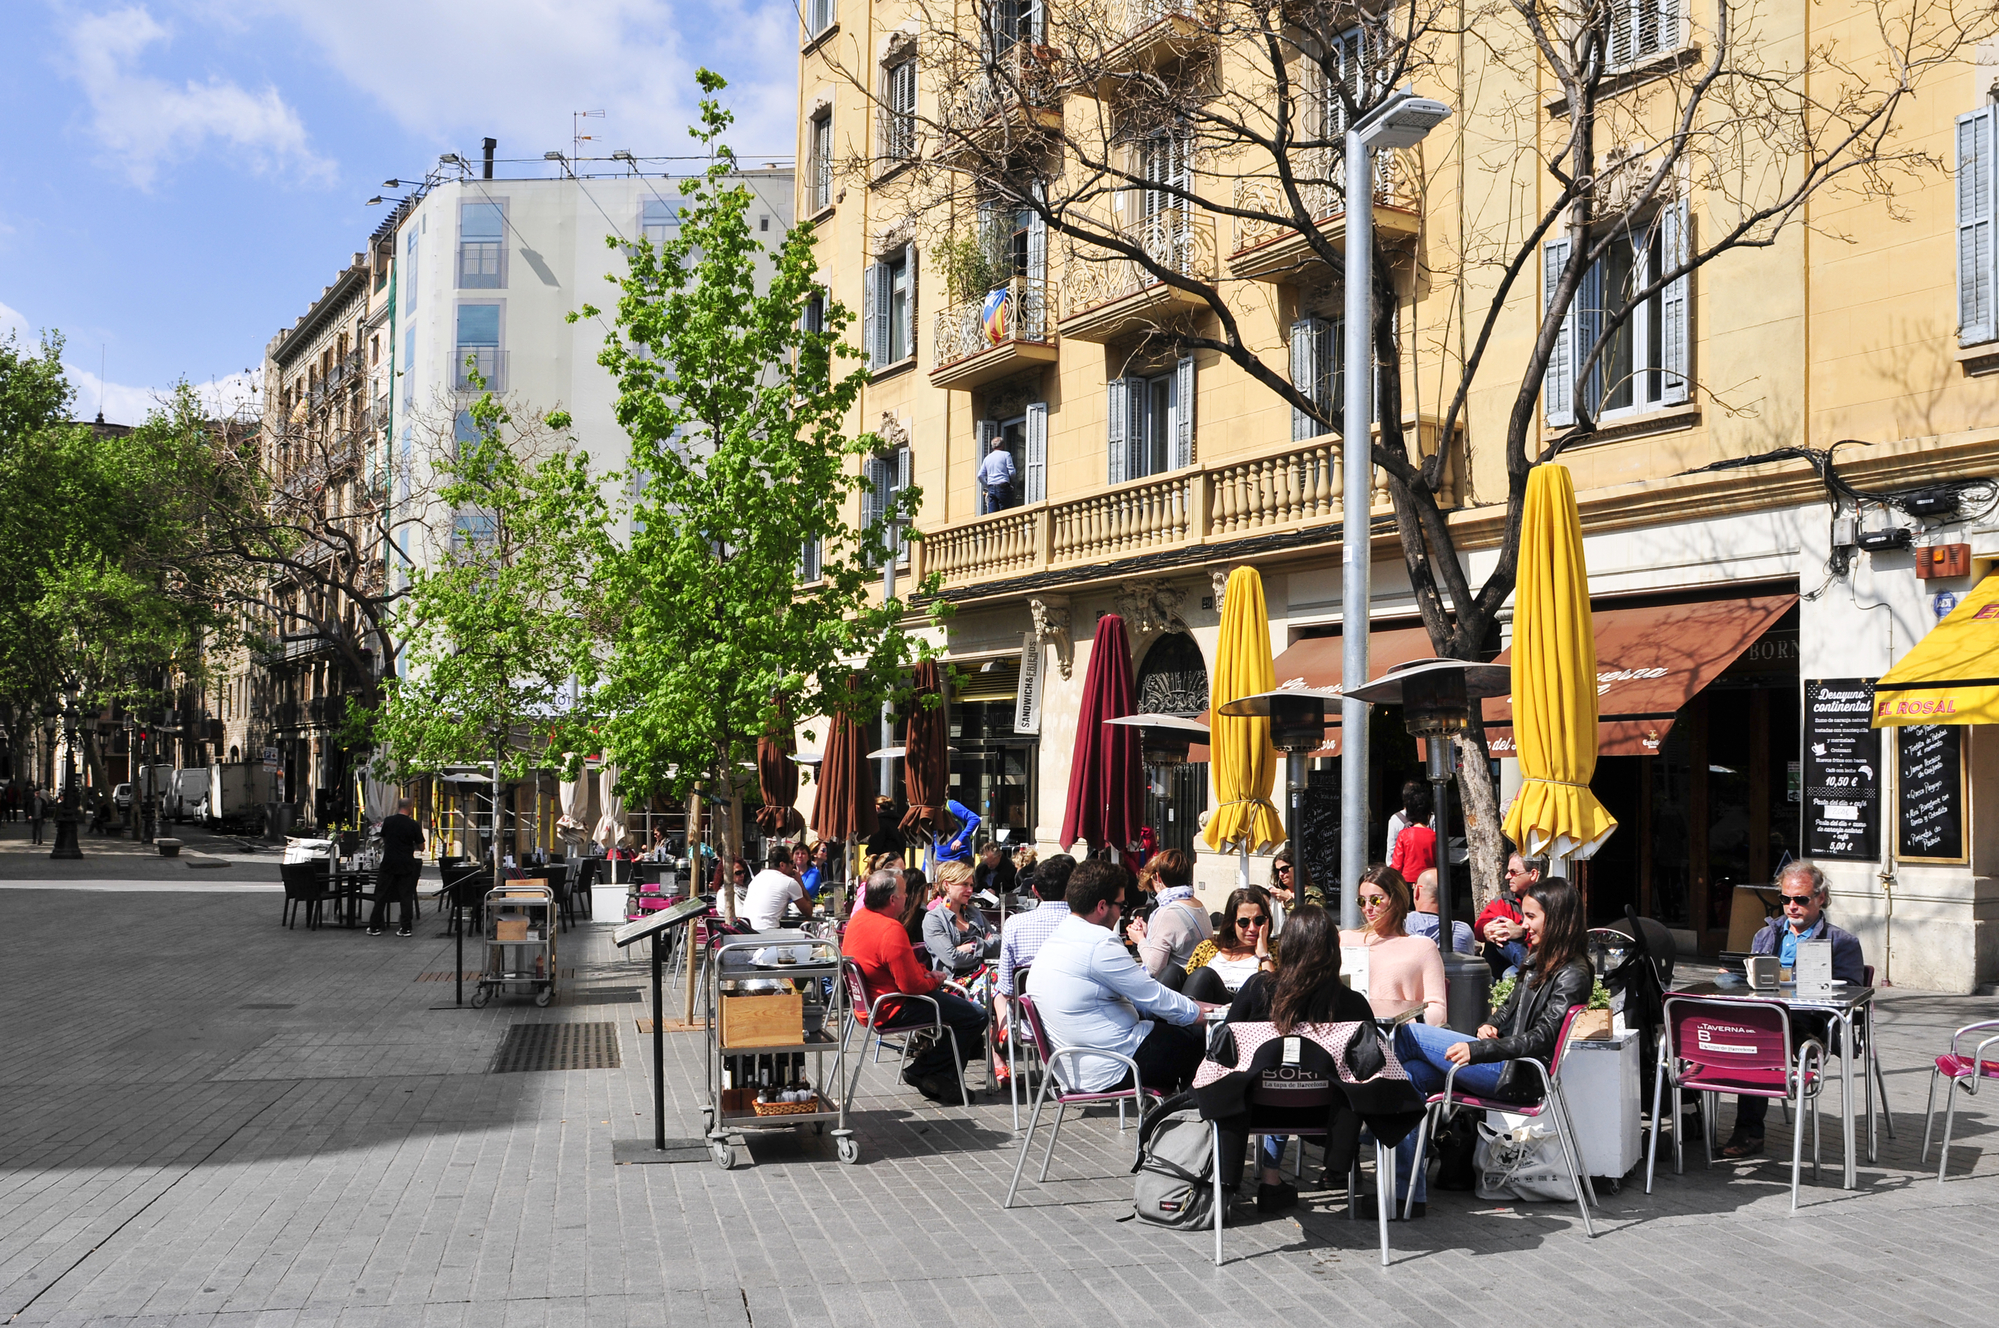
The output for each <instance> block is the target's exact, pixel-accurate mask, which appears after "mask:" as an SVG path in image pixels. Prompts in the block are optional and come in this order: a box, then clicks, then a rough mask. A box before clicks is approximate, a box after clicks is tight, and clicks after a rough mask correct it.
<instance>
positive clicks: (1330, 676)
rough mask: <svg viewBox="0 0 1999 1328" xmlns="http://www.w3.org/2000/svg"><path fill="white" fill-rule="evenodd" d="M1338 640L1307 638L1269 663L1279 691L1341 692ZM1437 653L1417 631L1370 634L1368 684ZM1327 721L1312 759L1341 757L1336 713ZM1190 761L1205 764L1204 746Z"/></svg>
mask: <svg viewBox="0 0 1999 1328" xmlns="http://www.w3.org/2000/svg"><path fill="white" fill-rule="evenodd" d="M1340 649H1341V644H1340V638H1339V637H1338V636H1308V637H1306V638H1305V639H1304V640H1302V641H1296V642H1293V643H1292V645H1291V647H1290V648H1289V649H1287V650H1286V651H1285V652H1284V653H1283V654H1281V655H1279V656H1278V657H1277V658H1276V659H1274V660H1272V661H1271V670H1272V672H1273V674H1274V676H1275V677H1276V679H1277V685H1278V686H1279V687H1330V688H1332V689H1333V690H1334V691H1338V690H1340V681H1341V668H1340ZM1436 653H1437V651H1436V648H1435V647H1434V646H1432V645H1431V644H1430V634H1429V633H1428V632H1426V631H1424V630H1423V629H1422V628H1420V627H1398V628H1394V629H1392V630H1390V631H1386V632H1372V633H1370V634H1369V635H1368V639H1367V671H1368V681H1369V682H1372V681H1374V680H1375V679H1376V678H1379V677H1381V676H1383V675H1384V674H1386V673H1387V672H1388V671H1389V670H1390V669H1392V668H1394V667H1395V666H1396V665H1397V664H1407V663H1408V662H1409V661H1410V660H1412V659H1429V658H1431V657H1432V656H1434V655H1435V654H1436ZM1329 718H1330V719H1331V720H1332V727H1331V728H1329V729H1328V730H1327V731H1326V745H1325V746H1324V747H1321V748H1319V749H1318V750H1317V751H1315V752H1313V753H1312V755H1314V756H1338V755H1339V754H1340V738H1339V729H1340V722H1339V711H1338V709H1337V708H1335V709H1334V710H1332V712H1331V714H1330V716H1329ZM1201 722H1202V723H1204V724H1205V723H1207V722H1208V714H1207V712H1206V711H1205V710H1204V711H1202V712H1201ZM1187 759H1188V760H1189V761H1205V760H1207V759H1208V749H1207V747H1206V746H1205V745H1201V746H1195V747H1192V748H1190V749H1189V750H1188V752H1187Z"/></svg>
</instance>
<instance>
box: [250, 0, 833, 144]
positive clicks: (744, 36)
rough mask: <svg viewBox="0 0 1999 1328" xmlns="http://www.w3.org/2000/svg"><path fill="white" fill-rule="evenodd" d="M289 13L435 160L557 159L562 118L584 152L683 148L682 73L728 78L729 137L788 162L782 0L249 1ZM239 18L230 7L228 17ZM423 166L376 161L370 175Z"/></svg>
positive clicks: (792, 80) (786, 2)
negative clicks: (483, 141) (471, 7)
mask: <svg viewBox="0 0 1999 1328" xmlns="http://www.w3.org/2000/svg"><path fill="white" fill-rule="evenodd" d="M258 3H259V4H260V5H261V6H262V8H263V9H264V10H265V12H268V13H272V14H277V15H282V16H284V17H287V18H289V19H290V20H291V21H292V22H293V23H295V24H296V25H297V26H298V28H299V29H300V30H301V31H302V32H303V33H304V34H305V35H306V37H307V38H308V39H309V40H311V41H312V42H313V43H314V44H316V45H317V46H318V47H319V49H320V51H321V52H322V53H323V54H324V56H325V58H326V60H327V62H328V63H329V64H330V65H332V67H333V68H334V69H335V71H336V72H338V73H339V74H340V75H341V76H342V77H343V78H345V79H346V80H347V81H348V82H350V83H351V84H353V85H354V86H355V87H356V88H359V89H360V90H362V91H363V92H365V93H367V94H368V95H369V96H371V97H372V98H374V99H375V100H376V101H377V102H379V103H380V105H381V106H382V107H383V108H384V109H385V110H386V111H387V112H388V113H389V114H390V115H392V116H393V117H394V118H395V119H396V120H397V121H398V122H399V123H401V124H402V125H403V126H404V128H405V129H407V130H408V131H409V132H410V133H411V134H412V135H413V136H416V137H417V138H419V139H420V140H428V141H429V142H431V143H432V144H433V145H435V146H436V147H437V148H438V149H439V150H440V151H442V150H447V149H449V150H455V151H461V152H470V151H476V150H477V147H478V142H477V140H478V138H480V137H482V136H484V135H489V134H490V135H492V136H493V137H495V138H498V139H499V140H500V149H499V151H500V156H501V157H503V158H505V157H514V158H530V159H532V158H539V157H540V156H541V154H542V153H543V152H546V151H548V150H550V149H559V150H561V151H563V152H565V153H566V152H568V151H569V150H570V133H571V120H570V115H571V113H572V112H574V111H582V110H604V111H606V112H607V113H608V114H607V117H606V118H605V119H602V120H590V121H586V122H585V125H586V129H585V132H587V133H590V134H592V135H593V136H594V138H593V141H592V142H590V143H586V144H584V145H583V147H584V151H585V153H586V154H588V155H592V156H608V155H609V153H610V151H611V149H613V148H625V149H629V150H630V151H632V152H635V153H638V154H639V155H640V156H647V155H663V154H692V153H693V152H694V150H695V147H694V144H693V143H692V141H691V140H690V139H689V138H688V137H687V126H688V125H689V124H690V123H691V122H692V121H693V119H694V114H695V111H694V106H695V102H696V101H697V100H698V97H699V92H698V90H697V89H696V87H695V85H694V70H695V69H696V68H697V67H698V66H700V65H704V64H705V65H708V66H710V67H712V68H714V69H716V70H717V71H718V72H720V73H721V74H723V75H724V76H725V77H726V78H728V79H729V80H730V84H731V86H730V88H729V90H728V91H727V92H726V93H725V94H724V97H725V99H726V101H727V103H728V104H729V105H730V106H732V107H733V108H734V109H735V111H736V113H737V126H736V128H735V130H734V131H732V132H731V134H730V136H729V138H730V142H731V144H732V145H733V146H734V147H736V148H737V149H738V151H739V152H740V153H742V154H743V156H744V157H745V159H748V158H749V157H750V156H751V155H752V154H773V153H774V154H782V155H787V156H788V155H790V154H791V153H792V152H793V151H795V146H794V145H795V143H796V140H797V129H796V127H795V125H796V119H797V106H798V99H797V95H796V92H795V89H796V87H797V80H798V75H797V65H798V39H797V31H798V11H797V9H796V8H795V7H794V5H793V4H792V2H791V0H708V2H707V3H703V2H702V0H595V2H594V3H591V4H582V5H579V4H576V3H574V0H485V3H482V4H481V5H479V6H478V8H477V10H476V16H475V14H474V13H473V12H468V11H467V10H466V8H465V7H464V5H463V4H462V3H455V4H454V3H445V2H444V0H349V2H348V3H346V4H341V5H329V4H326V3H325V2H324V0H258ZM238 12H241V11H240V10H239V11H238ZM429 164H430V163H429V162H427V161H418V162H395V163H384V164H383V168H382V169H383V174H384V175H387V174H390V173H392V172H395V171H407V170H419V169H422V168H423V167H425V166H427V165H429Z"/></svg>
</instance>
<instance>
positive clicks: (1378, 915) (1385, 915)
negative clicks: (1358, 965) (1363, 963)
mask: <svg viewBox="0 0 1999 1328" xmlns="http://www.w3.org/2000/svg"><path fill="white" fill-rule="evenodd" d="M1358 888H1359V894H1358V896H1357V897H1358V899H1359V901H1360V914H1361V917H1362V919H1364V921H1365V923H1366V925H1365V926H1363V927H1361V928H1360V929H1359V930H1358V931H1343V932H1341V933H1340V947H1341V948H1342V949H1348V948H1356V949H1361V950H1364V951H1365V952H1366V957H1367V1000H1368V1004H1370V1005H1372V1006H1373V1007H1374V1012H1375V1014H1377V1015H1380V1016H1383V1017H1386V1016H1390V1015H1394V1014H1399V1013H1400V1012H1401V1011H1403V1010H1406V1009H1408V1008H1409V1007H1410V1006H1411V1005H1413V1004H1415V1003H1416V1002H1418V1001H1421V1002H1423V1004H1424V1006H1425V1009H1424V1011H1423V1022H1424V1023H1426V1024H1441V1023H1443V1022H1444V1016H1445V1011H1446V1008H1447V1007H1446V1005H1445V1003H1444V956H1443V954H1442V952H1440V951H1439V950H1438V949H1437V947H1436V944H1435V943H1434V942H1432V941H1431V940H1429V939H1428V938H1427V937H1422V936H1411V935H1409V933H1408V932H1406V931H1404V930H1403V928H1402V923H1403V920H1404V919H1405V918H1407V917H1408V916H1409V909H1410V902H1411V901H1410V896H1409V883H1408V882H1407V881H1405V880H1403V879H1402V874H1401V873H1400V872H1398V871H1396V870H1395V868H1393V867H1385V866H1382V865H1381V864H1380V863H1376V864H1375V865H1374V866H1372V867H1369V868H1368V869H1367V870H1366V871H1364V872H1362V873H1361V875H1360V885H1359V887H1358ZM1349 967H1350V968H1351V967H1353V966H1352V965H1349Z"/></svg>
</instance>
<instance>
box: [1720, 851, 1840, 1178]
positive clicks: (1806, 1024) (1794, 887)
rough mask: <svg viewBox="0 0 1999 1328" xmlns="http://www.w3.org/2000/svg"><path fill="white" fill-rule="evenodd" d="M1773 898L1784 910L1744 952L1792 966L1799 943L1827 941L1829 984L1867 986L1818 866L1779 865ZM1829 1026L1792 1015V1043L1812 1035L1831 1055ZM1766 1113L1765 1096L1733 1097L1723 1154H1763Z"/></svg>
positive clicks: (1803, 862) (1767, 1101) (1802, 863)
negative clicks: (1836, 922)
mask: <svg viewBox="0 0 1999 1328" xmlns="http://www.w3.org/2000/svg"><path fill="white" fill-rule="evenodd" d="M1777 895H1778V898H1779V901H1780V902H1781V903H1782V905H1783V912H1782V913H1781V914H1779V915H1778V916H1777V917H1774V918H1771V919H1770V921H1769V922H1768V923H1766V924H1764V927H1763V930H1762V931H1759V932H1757V933H1756V939H1755V940H1753V941H1751V942H1750V943H1749V953H1751V954H1758V955H1775V956H1777V962H1778V964H1779V965H1781V966H1783V967H1785V968H1792V967H1795V966H1796V964H1797V962H1798V946H1799V944H1800V943H1801V942H1804V941H1831V942H1832V976H1833V978H1834V980H1835V981H1838V982H1844V983H1846V984H1847V985H1848V986H1849V987H1862V986H1865V985H1867V960H1866V957H1865V956H1864V955H1863V954H1861V951H1860V941H1859V938H1857V937H1856V936H1854V935H1853V933H1851V932H1849V931H1845V930H1843V929H1841V928H1839V927H1835V926H1833V925H1832V922H1831V920H1830V919H1828V918H1827V917H1826V915H1825V904H1826V880H1825V873H1824V872H1823V871H1820V870H1819V866H1818V864H1817V863H1815V862H1812V861H1810V860H1809V859H1806V858H1799V859H1798V860H1796V861H1795V862H1789V863H1786V864H1784V868H1783V870H1782V871H1780V872H1778V873H1777ZM1828 1022H1829V1021H1828V1020H1827V1019H1826V1017H1825V1016H1824V1015H1794V1016H1792V1019H1791V1036H1792V1038H1793V1039H1794V1040H1795V1039H1797V1038H1800V1037H1816V1038H1818V1039H1819V1040H1820V1041H1821V1042H1823V1043H1824V1044H1825V1048H1826V1051H1827V1053H1828V1054H1833V1055H1836V1054H1838V1051H1839V1048H1838V1046H1837V1044H1836V1043H1835V1042H1834V1041H1833V1040H1832V1039H1829V1038H1827V1037H1826V1036H1825V1032H1826V1028H1827V1026H1828ZM1769 1110H1770V1099H1769V1098H1765V1097H1738V1098H1736V1099H1735V1131H1734V1133H1732V1134H1731V1135H1730V1136H1729V1139H1728V1143H1727V1144H1726V1145H1724V1146H1723V1148H1722V1150H1721V1152H1722V1156H1724V1157H1749V1156H1751V1155H1753V1154H1756V1153H1760V1152H1762V1151H1763V1121H1764V1117H1765V1116H1766V1115H1767V1114H1768V1113H1769Z"/></svg>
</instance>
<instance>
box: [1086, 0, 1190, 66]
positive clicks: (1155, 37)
mask: <svg viewBox="0 0 1999 1328" xmlns="http://www.w3.org/2000/svg"><path fill="white" fill-rule="evenodd" d="M1109 17H1110V20H1111V25H1112V31H1114V32H1121V33H1123V34H1124V40H1123V41H1121V42H1119V43H1118V44H1117V45H1116V46H1115V47H1113V48H1112V50H1111V55H1112V58H1113V59H1117V60H1120V61H1122V62H1126V63H1129V64H1130V65H1132V66H1133V67H1135V68H1139V69H1153V68H1157V67H1158V66H1159V65H1160V64H1162V63H1165V62H1167V61H1171V60H1177V59H1179V58H1181V57H1182V56H1184V55H1186V54H1187V52H1189V51H1191V50H1192V49H1194V47H1196V46H1198V45H1200V44H1201V43H1203V42H1205V41H1207V40H1208V35H1209V34H1208V33H1207V32H1206V31H1205V30H1204V29H1203V28H1202V27H1201V24H1200V21H1199V20H1198V19H1197V18H1195V16H1194V0H1111V5H1110V14H1109Z"/></svg>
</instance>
